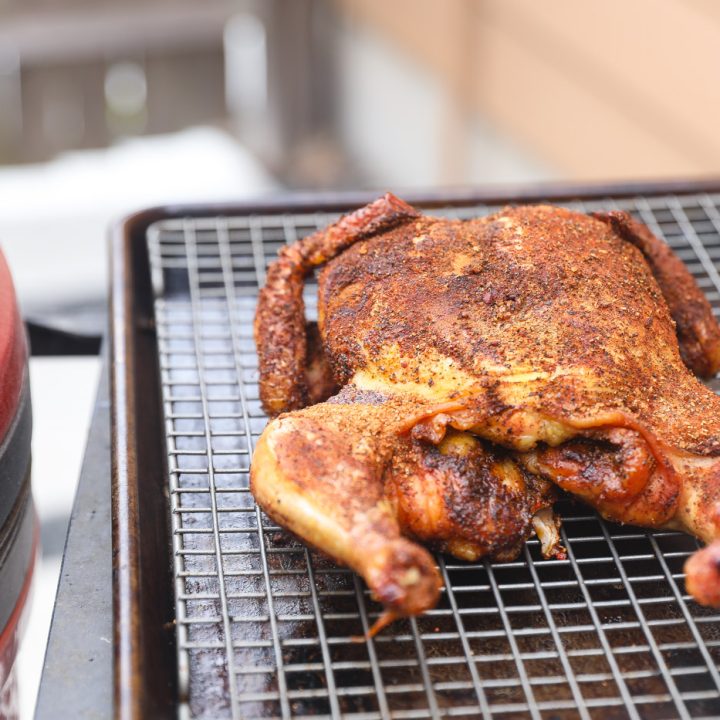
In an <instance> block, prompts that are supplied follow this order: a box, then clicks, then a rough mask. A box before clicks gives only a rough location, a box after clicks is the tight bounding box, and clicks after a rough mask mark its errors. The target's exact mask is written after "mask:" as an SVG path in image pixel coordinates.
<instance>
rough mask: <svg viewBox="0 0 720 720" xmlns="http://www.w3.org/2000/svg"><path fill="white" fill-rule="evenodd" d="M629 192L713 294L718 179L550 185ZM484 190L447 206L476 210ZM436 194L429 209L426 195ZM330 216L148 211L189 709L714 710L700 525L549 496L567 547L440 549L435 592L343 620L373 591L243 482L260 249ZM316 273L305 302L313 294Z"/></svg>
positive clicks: (719, 222)
mask: <svg viewBox="0 0 720 720" xmlns="http://www.w3.org/2000/svg"><path fill="white" fill-rule="evenodd" d="M563 204H564V205H566V206H570V207H574V208H575V209H578V210H583V211H591V210H596V209H611V208H618V209H626V210H630V211H631V212H633V214H634V215H635V216H636V217H638V218H639V219H640V220H642V221H643V222H645V223H646V224H647V225H649V226H650V228H651V229H652V230H653V231H654V232H655V233H656V234H658V235H660V236H661V237H663V238H665V240H666V241H667V242H668V243H669V244H670V245H672V247H673V248H674V249H675V251H676V252H677V253H678V254H679V255H680V257H681V258H682V259H683V260H684V261H685V262H686V264H687V265H688V267H689V268H690V270H691V271H692V272H693V274H694V275H695V277H696V278H697V280H698V282H699V284H700V286H701V287H702V288H703V290H704V291H705V292H706V293H707V296H708V297H709V299H710V302H711V303H712V305H713V308H714V309H715V311H716V312H717V310H718V308H720V276H719V275H718V264H717V263H718V260H720V196H715V195H692V196H682V195H679V196H662V197H653V196H648V197H635V198H633V199H631V200H627V199H622V200H620V199H618V200H614V199H612V198H604V199H598V200H594V201H585V202H574V203H563ZM494 209H495V208H493V207H489V206H472V207H463V208H453V209H448V210H446V211H440V212H441V214H446V215H453V216H460V217H470V216H474V215H482V214H485V213H488V212H491V211H492V210H494ZM434 212H438V211H434ZM333 219H334V216H331V215H325V214H300V215H290V214H276V215H267V216H243V217H215V218H193V217H188V218H186V219H182V220H164V221H161V222H159V223H156V224H155V225H153V226H151V228H150V229H149V231H148V247H149V254H150V265H151V271H152V277H153V286H154V291H155V315H156V327H157V338H158V352H159V362H160V369H161V380H162V402H163V408H164V420H165V431H166V437H165V440H166V450H167V463H168V471H169V478H168V482H169V497H170V508H171V512H172V543H173V550H174V582H175V593H176V608H177V640H178V670H179V680H180V694H181V705H182V710H181V712H182V714H183V715H184V716H185V717H189V716H191V717H197V718H233V719H238V718H242V719H243V720H251V719H253V718H282V719H283V720H285V719H287V718H304V717H314V718H318V717H319V718H333V719H335V718H353V719H355V720H375V719H381V718H382V719H388V718H397V719H407V720H411V719H415V718H417V719H421V718H479V717H487V718H491V717H498V718H500V717H502V718H526V717H527V718H534V719H540V718H544V719H545V718H547V719H550V718H553V719H555V718H557V719H564V718H578V717H579V718H602V719H603V720H611V719H613V718H703V717H705V718H711V717H712V718H715V717H718V716H720V674H719V673H718V662H719V661H720V622H719V621H720V615H718V613H717V611H713V610H709V609H706V608H702V607H700V606H698V605H697V604H695V603H694V602H693V601H691V600H690V599H689V597H688V595H687V594H686V592H685V589H684V584H683V576H682V566H683V563H684V561H685V559H686V558H687V557H688V555H689V554H690V553H692V552H693V551H694V550H695V549H696V548H697V544H696V542H695V541H694V540H692V539H690V538H689V537H687V536H685V535H681V534H678V533H673V532H645V531H643V530H638V529H636V528H633V527H628V526H624V527H621V526H617V525H612V524H610V523H607V522H604V521H603V520H601V519H599V518H598V517H597V516H596V515H595V514H594V513H593V512H591V511H589V510H588V509H587V508H584V507H582V506H579V505H575V504H573V503H571V502H570V501H564V502H563V504H562V507H560V511H561V515H562V517H563V518H564V529H563V541H564V543H565V545H566V547H567V549H568V558H567V560H544V559H542V556H541V555H540V552H539V546H538V543H537V541H536V540H530V541H529V542H528V543H527V546H526V547H525V549H524V551H523V554H522V555H521V556H520V557H519V558H518V560H517V561H515V562H506V563H493V564H487V563H477V564H468V563H460V562H457V561H455V560H452V559H450V558H443V557H438V558H437V562H438V565H439V568H440V571H441V573H442V576H443V579H444V581H445V590H444V592H443V595H442V598H441V600H440V602H439V604H438V606H437V608H436V609H434V610H431V611H429V612H427V613H426V614H425V615H423V616H421V617H418V618H415V619H410V620H403V621H398V622H396V623H394V624H393V625H392V626H391V627H390V628H389V629H387V630H385V631H384V632H383V633H381V634H380V635H379V636H378V637H376V638H374V639H373V640H370V641H368V642H367V643H356V642H352V641H351V637H352V636H354V635H358V634H362V633H364V632H365V631H367V629H368V628H369V627H370V625H372V623H373V621H374V620H375V619H376V618H377V616H378V614H379V612H380V610H381V608H380V607H379V606H378V605H377V604H376V603H375V602H374V601H372V599H371V598H370V597H369V593H368V591H367V589H366V587H365V585H364V583H363V582H362V581H361V580H359V579H358V577H356V576H355V575H354V574H353V573H351V572H350V571H348V570H347V569H344V568H341V567H337V566H336V565H334V564H333V563H332V562H330V561H329V560H327V559H326V558H324V557H322V556H320V555H318V554H316V553H314V552H312V551H309V550H308V549H307V548H306V547H305V546H304V545H302V544H301V543H299V542H298V541H297V540H295V539H293V538H292V537H291V536H290V535H288V534H287V533H285V532H284V531H283V530H282V529H280V528H279V527H277V526H276V525H275V524H274V523H273V522H272V521H270V520H269V519H268V518H267V517H266V516H265V515H264V514H263V513H262V512H261V511H260V510H259V509H258V508H257V507H256V505H255V503H254V501H253V498H252V496H251V495H250V492H249V490H248V470H249V465H250V458H251V455H252V450H253V447H254V444H255V442H256V440H257V437H258V435H259V434H260V432H261V431H262V429H263V427H264V425H265V423H266V418H265V416H264V415H263V412H262V409H261V407H260V403H259V400H258V388H257V359H256V356H255V351H254V345H253V340H252V318H253V313H254V308H255V300H256V295H257V291H258V287H259V286H262V284H263V282H264V278H265V269H266V266H267V264H268V263H269V262H270V261H272V260H273V259H274V258H275V256H276V253H277V250H278V248H280V247H281V245H282V244H284V243H286V242H288V243H291V242H294V241H295V240H296V239H298V238H299V237H302V236H304V235H306V234H308V233H310V232H312V231H314V230H316V229H317V228H320V227H323V226H325V225H326V224H327V223H328V222H330V221H332V220H333ZM314 292H315V288H314V286H313V285H312V284H311V285H309V286H308V289H307V292H306V304H307V306H308V310H309V315H310V316H312V314H313V312H314V309H315V305H316V300H315V296H314Z"/></svg>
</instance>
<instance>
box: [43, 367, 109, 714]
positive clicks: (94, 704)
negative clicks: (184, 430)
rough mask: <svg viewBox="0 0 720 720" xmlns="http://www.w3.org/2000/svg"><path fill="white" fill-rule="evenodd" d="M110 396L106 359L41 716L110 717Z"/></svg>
mask: <svg viewBox="0 0 720 720" xmlns="http://www.w3.org/2000/svg"><path fill="white" fill-rule="evenodd" d="M108 397H109V395H108V369H107V360H105V361H104V362H103V368H102V373H101V376H100V384H99V386H98V393H97V399H96V401H95V409H94V411H93V417H92V424H91V426H90V433H89V435H88V443H87V447H86V450H85V458H84V460H83V466H82V471H81V474H80V481H79V484H78V489H77V494H76V496H75V504H74V507H73V512H72V516H71V518H70V527H69V529H68V536H67V541H66V545H65V553H64V556H63V563H62V570H61V572H60V582H59V585H58V592H57V598H56V601H55V610H54V612H53V619H52V625H51V627H50V637H49V640H48V647H47V652H46V655H45V663H44V666H43V674H42V680H41V683H40V690H39V693H38V701H37V708H36V711H35V717H36V718H38V719H39V720H61V719H62V718H68V719H70V718H72V720H80V719H81V718H110V717H112V714H113V694H112V662H113V660H112V651H113V648H112V637H113V627H112V538H111V518H110V403H109V399H108Z"/></svg>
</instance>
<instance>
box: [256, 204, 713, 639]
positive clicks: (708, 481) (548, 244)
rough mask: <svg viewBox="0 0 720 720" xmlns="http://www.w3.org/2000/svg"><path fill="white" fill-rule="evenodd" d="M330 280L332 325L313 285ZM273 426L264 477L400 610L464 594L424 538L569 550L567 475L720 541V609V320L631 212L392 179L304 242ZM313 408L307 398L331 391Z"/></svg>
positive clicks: (275, 513) (302, 523) (293, 516)
mask: <svg viewBox="0 0 720 720" xmlns="http://www.w3.org/2000/svg"><path fill="white" fill-rule="evenodd" d="M319 266H324V267H323V268H322V270H321V272H320V274H319V278H318V281H319V288H318V324H317V327H316V326H314V325H313V324H310V323H307V322H306V320H305V315H304V307H303V300H302V291H303V285H304V279H305V277H306V276H307V275H308V274H310V273H311V272H312V271H313V270H314V268H317V267H319ZM255 339H256V344H257V348H258V356H259V368H260V396H261V400H262V402H263V406H264V408H265V410H266V411H267V412H268V414H270V415H271V416H277V417H275V419H274V420H272V421H271V422H270V423H269V425H268V426H267V428H266V429H265V431H264V433H263V434H262V436H261V437H260V439H259V441H258V444H257V447H256V450H255V454H254V458H253V463H252V468H251V489H252V491H253V494H254V495H255V498H256V499H257V501H258V503H259V504H260V506H261V507H262V508H263V509H264V510H265V512H267V513H268V515H270V516H271V517H272V518H274V519H275V520H276V521H277V522H278V523H280V524H281V525H283V526H285V527H287V528H288V529H290V530H291V531H293V532H294V533H295V534H297V535H298V536H300V537H301V538H302V539H303V540H305V541H306V542H308V543H310V544H312V545H314V546H315V547H317V548H319V549H320V550H322V551H324V552H325V553H327V554H328V555H330V556H332V557H334V558H335V559H337V560H338V561H340V562H343V563H345V564H347V565H349V566H350V567H351V568H353V569H354V570H356V571H357V572H358V573H359V574H361V575H362V576H363V577H364V579H365V580H366V582H367V583H368V586H369V587H370V589H371V591H372V592H373V594H374V595H375V596H376V597H377V598H378V599H379V600H380V601H381V602H382V603H383V604H384V606H385V609H386V612H385V614H384V615H383V616H382V617H381V619H380V620H379V621H378V623H377V625H376V628H375V629H376V630H377V629H379V628H380V627H382V626H383V625H384V624H386V623H387V622H389V621H390V620H392V619H393V618H395V617H399V616H407V615H414V614H417V613H420V612H423V611H424V610H426V609H428V608H430V607H432V606H434V604H435V603H436V601H437V597H438V594H439V592H440V589H441V587H442V581H441V577H440V574H439V572H438V570H437V568H436V567H435V563H434V562H433V560H432V557H431V555H430V554H429V553H428V552H427V550H425V549H424V548H423V547H422V546H421V545H420V544H418V543H417V542H416V541H421V542H422V543H424V544H428V545H431V546H433V547H436V548H438V549H440V550H442V551H444V552H447V553H450V554H452V555H454V556H456V557H458V558H462V559H468V560H476V559H477V558H480V557H483V556H484V557H490V558H495V559H510V558H514V557H515V556H516V555H517V554H518V553H519V552H520V550H521V548H522V544H523V543H524V541H525V540H526V539H527V537H528V536H529V535H530V533H531V532H532V530H533V529H534V530H535V531H536V532H537V534H538V536H539V538H540V540H541V543H542V549H543V552H544V554H545V555H546V556H553V555H555V556H562V555H563V553H564V550H563V548H562V547H561V546H560V544H559V535H558V520H557V519H556V518H555V517H554V516H553V513H552V504H553V502H554V500H555V499H556V487H559V488H562V489H563V490H566V491H567V492H569V493H572V494H573V495H574V496H576V497H578V498H580V499H582V500H584V501H585V502H587V503H589V504H590V505H592V506H593V507H595V508H597V510H598V511H599V512H600V513H601V514H602V515H603V516H604V517H606V518H609V519H611V520H615V521H620V522H626V523H633V524H636V525H643V526H646V527H652V528H677V529H683V530H685V531H687V532H689V533H692V534H693V535H695V536H696V537H698V538H700V539H701V540H703V541H705V542H706V543H709V545H708V546H707V547H705V548H704V549H702V550H700V551H698V552H697V553H696V554H695V555H694V556H692V557H691V558H690V560H689V561H688V562H687V564H686V584H687V588H688V591H689V592H690V593H691V594H692V595H694V597H695V598H696V599H697V600H698V601H699V602H701V603H704V604H713V605H718V604H720V540H718V538H720V398H718V397H717V396H716V395H715V394H714V393H713V392H711V391H710V390H709V389H707V388H706V387H705V386H704V385H702V383H700V382H699V381H698V380H697V378H696V376H695V374H693V373H696V374H699V375H703V376H710V375H713V374H714V373H715V372H717V370H718V368H719V367H720V329H719V328H718V325H717V323H716V321H715V319H714V317H713V315H712V312H711V309H710V306H709V304H708V302H707V300H706V299H705V298H704V296H703V295H702V293H701V291H700V290H699V289H698V287H697V285H696V283H695V281H694V280H693V278H692V276H691V275H690V274H689V273H688V271H687V270H686V268H685V267H684V265H683V264H682V262H681V261H680V260H679V259H678V258H677V257H676V256H675V255H674V254H673V253H672V251H671V250H670V249H669V248H668V247H667V246H666V245H665V244H664V243H662V242H661V241H659V240H658V239H657V238H655V237H654V236H653V235H652V234H651V233H650V231H649V230H648V229H647V228H646V227H645V226H643V225H641V224H639V223H637V222H636V221H634V220H633V219H632V218H631V217H630V216H629V215H627V214H626V213H619V212H611V213H604V214H596V215H595V216H588V215H583V214H579V213H576V212H571V211H569V210H566V209H563V208H559V207H551V206H542V205H539V206H526V207H516V208H507V209H505V210H503V211H501V212H499V213H497V214H495V215H492V216H489V217H485V218H479V219H473V220H466V221H461V220H449V219H444V218H434V217H426V216H423V215H421V214H420V213H419V212H418V211H417V210H415V209H414V208H412V207H411V206H409V205H407V204H406V203H404V202H403V201H402V200H399V199H398V198H396V197H394V196H393V195H391V194H387V195H385V196H384V197H382V198H380V199H379V200H377V201H375V202H373V203H371V204H370V205H368V206H366V207H365V208H362V209H361V210H358V211H356V212H355V213H352V214H350V215H348V216H345V217H344V218H341V219H340V220H339V221H338V222H336V223H335V224H333V225H331V226H330V227H328V228H326V229H325V230H322V231H319V232H317V233H315V234H313V235H311V236H309V237H307V238H305V239H303V240H301V241H299V242H297V243H295V244H294V245H291V246H288V247H286V248H283V249H282V250H281V251H280V256H279V258H278V260H277V261H276V262H275V263H274V264H273V265H271V267H270V268H269V270H268V275H267V282H266V285H265V287H264V288H263V290H262V291H261V294H260V299H259V304H258V308H257V313H256V318H255ZM311 403H315V404H312V405H310V406H309V407H307V406H308V405H309V404H311Z"/></svg>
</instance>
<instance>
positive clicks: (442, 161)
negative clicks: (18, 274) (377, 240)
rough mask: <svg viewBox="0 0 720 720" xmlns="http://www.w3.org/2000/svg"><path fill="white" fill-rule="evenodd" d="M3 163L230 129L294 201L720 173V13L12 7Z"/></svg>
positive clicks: (481, 5) (429, 0) (4, 59)
mask: <svg viewBox="0 0 720 720" xmlns="http://www.w3.org/2000/svg"><path fill="white" fill-rule="evenodd" d="M0 18H1V19H2V22H1V23H0V161H1V162H2V163H28V162H38V161H43V160H48V159H49V158H52V157H53V156H54V155H56V154H58V153H61V152H66V151H68V150H74V149H80V148H99V147H104V146H107V145H110V144H112V143H114V142H117V141H118V140H119V139H121V138H125V137H128V136H136V135H154V134H160V133H170V132H175V131H178V130H181V129H183V128H186V127H189V126H196V125H198V124H212V125H214V126H216V127H220V128H223V129H224V130H226V131H228V132H230V133H231V134H232V135H233V137H235V138H237V139H238V140H239V141H241V142H242V143H244V144H245V146H246V147H248V148H249V149H250V150H251V151H252V153H253V154H254V155H255V156H256V157H257V158H258V159H259V161H260V162H261V163H263V164H264V165H265V166H266V167H267V168H268V169H269V170H270V171H271V172H272V173H273V174H274V175H275V176H276V177H277V178H278V179H279V181H280V182H282V183H283V184H287V185H290V186H294V187H308V186H316V187H335V186H337V184H338V183H340V184H342V185H346V186H357V185H367V186H377V185H397V184H399V185H428V184H466V183H477V182H493V181H503V180H516V179H521V180H523V179H539V178H545V177H552V178H563V179H565V178H567V179H610V178H612V179H614V178H638V177H658V176H679V175H690V174H693V175H694V174H698V173H702V174H707V173H713V172H716V171H717V168H718V166H719V163H720V137H718V135H717V133H716V132H715V128H716V126H717V120H718V117H717V116H718V111H719V110H720V83H718V82H717V73H718V69H719V68H720V5H718V3H716V2H714V1H713V0H609V1H607V2H603V3H597V2H593V1H592V0H553V2H552V3H538V2H534V1H533V0H445V1H443V2H439V1H438V0H393V2H387V1H386V0H256V1H254V2H253V1H252V0H206V2H202V3H197V2H189V1H188V0H144V1H141V0H122V2H119V1H117V0H116V1H115V2H109V0H103V1H95V2H90V1H89V0H53V1H52V2H50V0H24V1H23V2H20V0H3V3H2V4H0Z"/></svg>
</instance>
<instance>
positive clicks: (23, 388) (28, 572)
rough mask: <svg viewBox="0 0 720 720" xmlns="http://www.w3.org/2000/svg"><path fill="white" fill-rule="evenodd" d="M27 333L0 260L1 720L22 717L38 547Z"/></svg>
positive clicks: (10, 282) (10, 279)
mask: <svg viewBox="0 0 720 720" xmlns="http://www.w3.org/2000/svg"><path fill="white" fill-rule="evenodd" d="M27 359H28V348H27V341H26V337H25V328H24V325H23V323H22V321H21V319H20V314H19V312H18V307H17V302H16V300H15V290H14V287H13V283H12V278H11V276H10V271H9V269H8V266H7V263H6V262H5V258H4V257H3V256H2V254H0V717H3V718H13V717H16V715H17V706H16V701H17V692H16V683H15V674H14V664H15V657H16V654H17V649H18V645H19V640H20V635H21V632H22V620H23V617H24V609H25V607H26V604H27V603H26V601H27V598H28V595H29V591H30V581H31V578H32V570H33V565H34V559H35V549H36V547H37V537H38V532H37V525H36V521H35V513H34V511H33V505H32V497H31V494H30V436H31V425H32V414H31V409H30V382H29V376H28V363H27Z"/></svg>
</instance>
